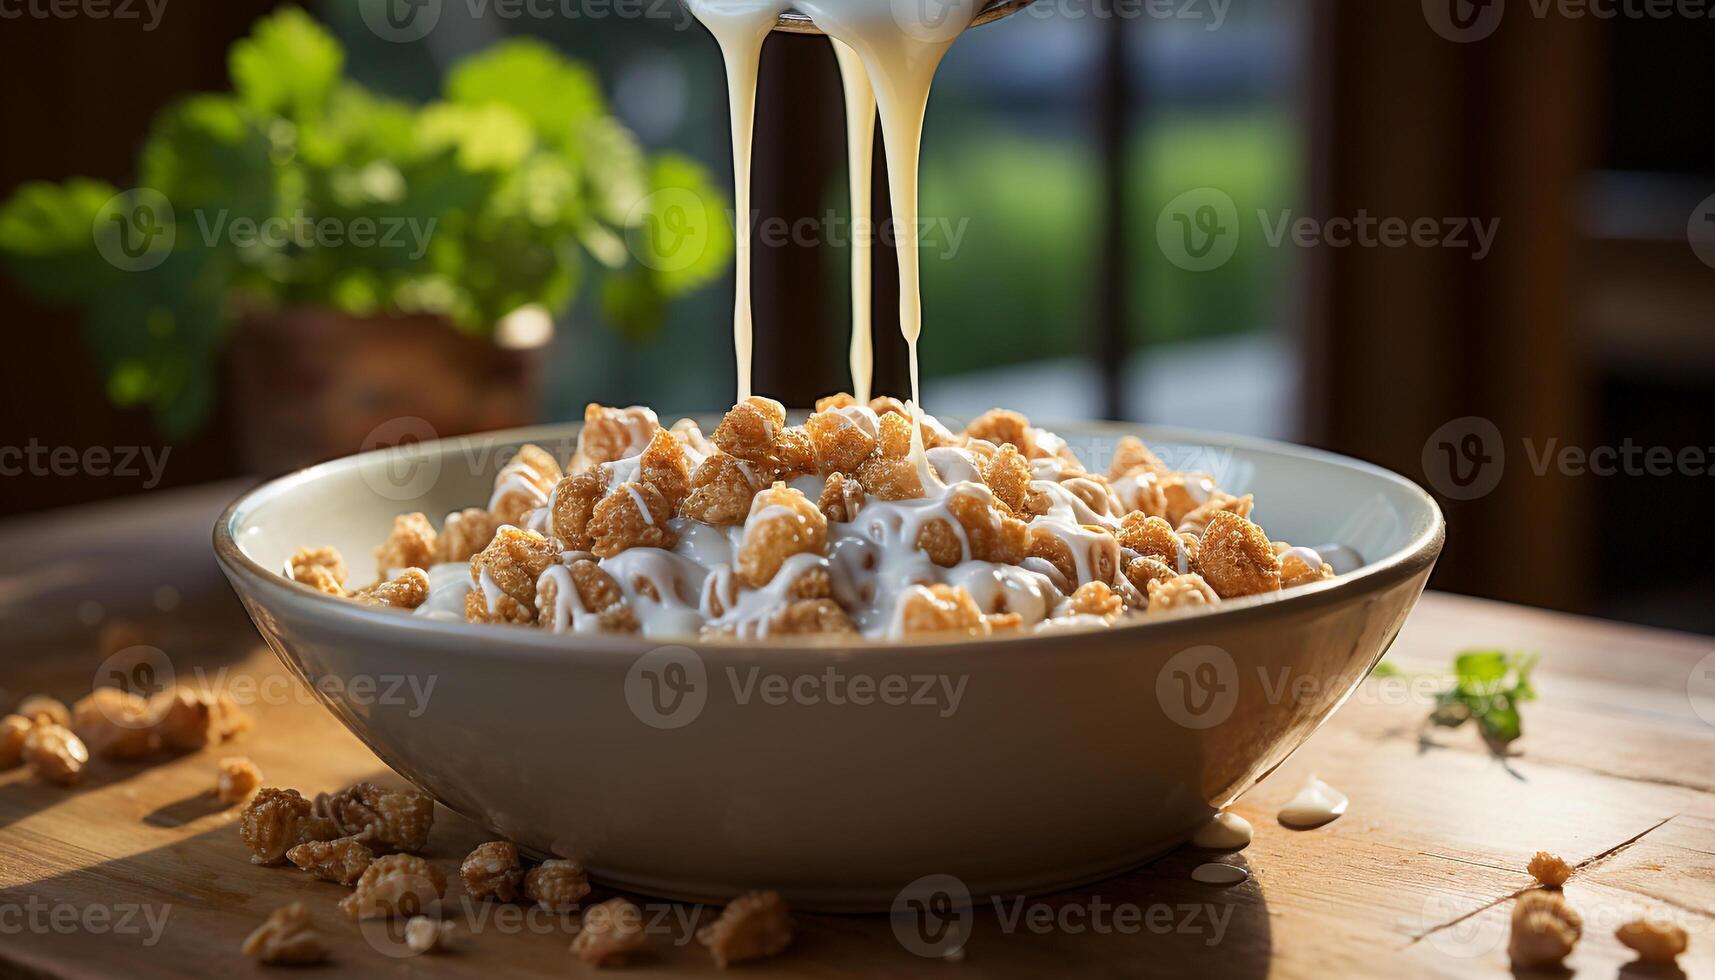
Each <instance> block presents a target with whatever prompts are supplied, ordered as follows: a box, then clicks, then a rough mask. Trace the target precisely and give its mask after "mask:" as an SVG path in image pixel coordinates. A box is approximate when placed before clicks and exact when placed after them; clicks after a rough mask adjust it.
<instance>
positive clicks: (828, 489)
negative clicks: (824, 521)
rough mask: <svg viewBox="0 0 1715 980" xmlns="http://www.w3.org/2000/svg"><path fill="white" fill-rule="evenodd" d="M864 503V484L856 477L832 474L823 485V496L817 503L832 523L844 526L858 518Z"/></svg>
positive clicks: (817, 506)
mask: <svg viewBox="0 0 1715 980" xmlns="http://www.w3.org/2000/svg"><path fill="white" fill-rule="evenodd" d="M863 501H864V496H863V484H861V483H859V482H858V481H857V478H856V477H851V476H846V475H845V474H844V473H830V474H828V479H827V482H825V483H823V484H822V496H821V499H820V500H818V501H817V502H816V509H818V510H820V511H821V512H822V514H823V515H825V516H826V517H827V518H828V520H829V521H830V522H833V523H837V524H844V523H847V522H849V521H852V520H855V519H856V518H857V512H858V511H859V510H861V509H862V508H863Z"/></svg>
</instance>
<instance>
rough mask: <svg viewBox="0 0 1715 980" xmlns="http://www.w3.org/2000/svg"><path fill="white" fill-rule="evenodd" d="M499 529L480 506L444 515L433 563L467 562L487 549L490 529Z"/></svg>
mask: <svg viewBox="0 0 1715 980" xmlns="http://www.w3.org/2000/svg"><path fill="white" fill-rule="evenodd" d="M499 526H500V524H499V522H498V521H496V520H495V519H494V515H493V514H490V513H489V512H488V511H486V510H483V509H482V508H481V507H466V508H465V509H464V510H460V511H455V512H453V513H451V514H448V515H447V521H446V524H445V525H444V526H442V528H441V534H440V537H439V538H437V539H436V541H435V560H436V561H437V562H448V561H470V556H471V555H474V554H476V553H477V552H479V551H481V550H482V549H484V548H486V547H488V543H489V542H490V541H493V540H494V530H495V528H497V527H499ZM421 567H424V568H427V567H428V566H427V565H424V566H421Z"/></svg>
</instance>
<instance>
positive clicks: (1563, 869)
mask: <svg viewBox="0 0 1715 980" xmlns="http://www.w3.org/2000/svg"><path fill="white" fill-rule="evenodd" d="M1525 870H1526V871H1529V872H1530V876H1531V877H1532V878H1535V879H1536V880H1537V881H1540V882H1542V883H1543V884H1545V885H1547V886H1548V887H1550V888H1559V887H1560V886H1561V885H1564V884H1566V879H1568V878H1570V877H1572V866H1571V865H1569V864H1567V863H1566V862H1565V861H1562V860H1561V859H1560V857H1559V855H1556V854H1550V853H1548V852H1547V851H1537V852H1536V856H1535V857H1533V858H1531V859H1530V865H1529V866H1528V867H1526V868H1525Z"/></svg>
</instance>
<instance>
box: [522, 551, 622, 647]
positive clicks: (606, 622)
mask: <svg viewBox="0 0 1715 980" xmlns="http://www.w3.org/2000/svg"><path fill="white" fill-rule="evenodd" d="M568 581H569V583H570V587H571V588H574V589H576V590H577V593H578V599H577V602H576V603H572V602H569V601H568V602H561V601H560V590H561V589H562V588H566V587H567V582H568ZM536 589H537V591H536V605H537V607H538V608H539V609H540V610H541V612H540V613H539V614H538V619H537V625H539V626H541V627H542V628H544V629H548V630H552V631H554V632H564V631H566V630H570V629H571V628H572V627H573V623H572V621H571V617H573V616H580V615H587V616H594V617H596V625H597V626H598V627H599V628H600V629H601V630H602V632H604V633H635V632H637V631H638V629H639V628H640V624H639V623H638V621H637V614H636V613H635V612H634V611H632V608H631V607H630V606H629V605H626V602H625V595H624V593H622V592H621V591H620V589H619V583H617V582H615V581H614V580H613V576H611V575H609V574H608V573H607V572H605V571H603V570H602V569H601V567H600V566H599V565H597V564H596V563H595V562H593V561H590V560H589V559H587V558H582V559H579V560H577V561H575V562H572V564H571V565H570V566H569V567H567V568H566V571H565V572H564V573H563V574H562V573H560V572H559V571H558V570H557V569H550V570H549V574H547V575H543V576H542V579H541V581H540V582H538V583H537V586H536Z"/></svg>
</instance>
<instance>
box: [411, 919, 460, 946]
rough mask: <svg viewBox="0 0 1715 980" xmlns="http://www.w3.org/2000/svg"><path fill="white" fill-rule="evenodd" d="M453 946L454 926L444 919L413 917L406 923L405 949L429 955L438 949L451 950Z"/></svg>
mask: <svg viewBox="0 0 1715 980" xmlns="http://www.w3.org/2000/svg"><path fill="white" fill-rule="evenodd" d="M452 945H453V924H452V923H451V922H448V921H446V920H444V919H433V918H430V917H429V916H426V915H413V916H411V919H410V921H409V922H406V923H405V948H406V949H409V950H410V951H411V952H413V953H427V952H431V951H433V950H437V949H451V948H452Z"/></svg>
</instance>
